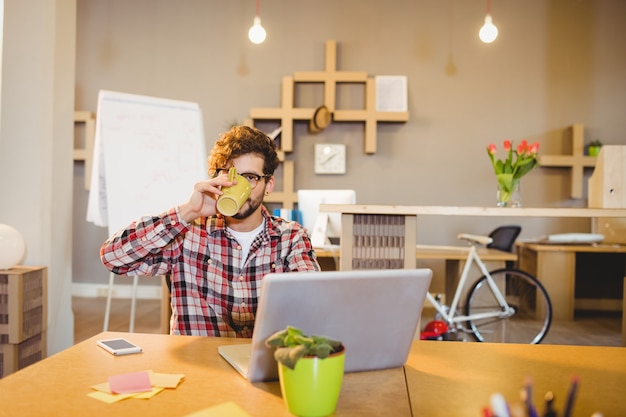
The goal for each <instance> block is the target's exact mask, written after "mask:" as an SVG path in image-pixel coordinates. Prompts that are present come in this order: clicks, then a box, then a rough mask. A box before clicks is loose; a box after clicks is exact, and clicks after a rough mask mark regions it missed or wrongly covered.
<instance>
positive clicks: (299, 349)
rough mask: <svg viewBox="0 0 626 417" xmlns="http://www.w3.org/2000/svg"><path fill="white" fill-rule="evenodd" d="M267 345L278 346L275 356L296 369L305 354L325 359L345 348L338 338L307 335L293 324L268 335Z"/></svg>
mask: <svg viewBox="0 0 626 417" xmlns="http://www.w3.org/2000/svg"><path fill="white" fill-rule="evenodd" d="M265 345H266V346H267V347H270V348H272V347H273V348H276V350H275V351H274V358H275V359H276V361H277V362H278V363H281V364H283V365H285V366H286V367H287V368H289V369H294V368H295V366H296V363H297V362H298V360H299V359H300V358H303V357H305V356H316V357H318V358H320V359H324V358H326V357H328V355H330V354H331V353H335V352H340V351H341V350H342V349H343V345H342V343H341V342H340V341H338V340H333V339H330V338H328V337H325V336H307V335H305V334H304V333H302V330H300V329H298V328H296V327H292V326H287V328H286V329H284V330H281V331H278V332H276V333H274V334H273V335H271V336H270V337H268V338H267V339H266V340H265Z"/></svg>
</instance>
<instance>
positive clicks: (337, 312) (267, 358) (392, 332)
mask: <svg viewBox="0 0 626 417" xmlns="http://www.w3.org/2000/svg"><path fill="white" fill-rule="evenodd" d="M431 278H432V271H431V270H430V269H385V270H352V271H326V272H286V273H270V274H267V275H266V276H265V277H264V278H263V282H262V286H261V295H260V298H259V305H258V308H257V313H256V322H255V326H254V331H253V334H252V340H251V343H250V342H248V343H245V344H235V345H223V346H220V347H218V352H219V354H220V355H221V356H222V357H223V358H224V359H226V361H228V362H229V363H230V364H231V365H232V366H233V367H234V368H235V369H236V370H237V371H239V373H241V374H242V375H243V376H244V377H245V378H247V379H248V380H249V381H250V382H260V381H271V380H275V379H278V369H277V365H276V360H275V359H274V350H273V349H271V348H268V347H266V346H265V339H267V338H268V337H269V336H271V335H272V334H274V333H275V332H277V331H280V330H283V329H284V328H285V327H287V326H288V325H291V326H294V327H297V328H299V329H301V330H302V331H303V332H304V333H305V334H307V335H313V334H315V335H323V336H327V337H331V338H334V339H337V340H341V341H342V342H343V344H344V346H345V348H346V359H345V372H359V371H370V370H377V369H387V368H397V367H401V366H403V365H404V364H405V363H406V360H407V358H408V355H409V351H410V349H411V344H412V343H413V340H414V337H415V333H416V331H417V326H418V323H419V320H420V316H421V313H422V307H423V306H424V300H425V299H426V294H427V292H428V288H429V287H430V281H431Z"/></svg>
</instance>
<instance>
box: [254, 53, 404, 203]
mask: <svg viewBox="0 0 626 417" xmlns="http://www.w3.org/2000/svg"><path fill="white" fill-rule="evenodd" d="M298 83H321V84H324V106H326V107H327V108H328V109H329V111H330V113H331V115H332V120H333V121H335V122H363V123H364V124H365V136H364V144H363V151H364V153H365V154H374V153H376V144H377V142H376V140H377V139H376V131H377V127H378V123H401V122H406V121H408V120H409V112H408V111H378V110H376V80H375V78H372V77H368V75H367V73H366V72H364V71H338V70H337V42H335V41H327V42H326V50H325V66H324V70H323V71H297V72H295V73H294V74H293V76H285V77H283V79H282V84H281V104H280V107H276V108H264V107H261V108H256V107H255V108H252V109H250V118H251V126H254V122H255V121H259V120H265V121H278V122H279V123H280V126H281V128H282V132H281V140H280V146H281V151H283V152H286V153H289V152H293V149H294V138H293V132H294V129H293V124H294V122H295V121H307V120H311V119H312V118H313V115H314V113H315V110H316V109H314V108H299V107H294V104H295V97H294V90H295V87H296V85H297V84H298ZM341 83H352V84H363V85H364V86H365V105H364V108H363V109H354V110H351V109H341V110H337V109H336V102H337V84H341ZM288 175H291V177H289V176H288ZM293 175H294V167H293V166H291V167H289V168H286V169H284V172H283V183H284V184H285V185H286V186H291V187H293V184H294V177H293ZM265 201H267V202H276V203H282V204H283V207H284V208H289V209H291V208H293V204H295V203H296V202H297V196H296V193H295V191H294V190H293V188H286V187H285V188H284V190H283V192H274V193H272V194H271V195H270V196H268V198H266V199H265Z"/></svg>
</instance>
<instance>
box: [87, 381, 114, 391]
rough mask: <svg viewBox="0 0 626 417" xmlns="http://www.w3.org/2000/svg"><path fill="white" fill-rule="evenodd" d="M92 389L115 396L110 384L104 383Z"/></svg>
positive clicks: (93, 386)
mask: <svg viewBox="0 0 626 417" xmlns="http://www.w3.org/2000/svg"><path fill="white" fill-rule="evenodd" d="M91 388H92V389H95V390H96V391H100V392H104V393H107V394H113V393H112V392H111V387H109V383H108V382H103V383H102V384H98V385H92V386H91Z"/></svg>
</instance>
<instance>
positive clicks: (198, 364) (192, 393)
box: [0, 332, 411, 417]
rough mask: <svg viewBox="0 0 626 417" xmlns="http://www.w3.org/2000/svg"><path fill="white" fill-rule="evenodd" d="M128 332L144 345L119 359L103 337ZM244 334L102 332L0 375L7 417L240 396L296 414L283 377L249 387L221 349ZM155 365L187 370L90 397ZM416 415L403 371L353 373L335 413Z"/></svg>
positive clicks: (176, 409)
mask: <svg viewBox="0 0 626 417" xmlns="http://www.w3.org/2000/svg"><path fill="white" fill-rule="evenodd" d="M112 337H125V338H127V339H128V340H130V341H132V342H135V343H136V344H138V345H139V346H141V347H142V348H143V350H144V352H143V353H141V354H137V355H128V356H119V357H116V356H113V355H111V354H109V353H107V352H105V351H104V350H103V349H101V348H99V347H98V346H96V339H100V338H112ZM232 343H242V340H241V339H226V338H209V337H194V336H170V335H158V334H140V333H132V334H131V333H113V332H107V333H102V334H100V335H98V336H96V337H92V338H91V339H87V340H86V341H84V342H82V343H79V344H77V345H75V346H72V347H70V348H69V349H66V350H64V351H62V352H59V353H57V354H56V355H53V356H51V357H49V358H47V359H45V360H43V361H41V362H38V363H36V364H33V365H31V366H29V367H27V368H25V369H23V370H22V371H19V372H16V373H14V374H12V375H9V376H7V377H6V378H3V379H0V404H1V406H0V416H49V415H59V416H64V417H71V416H81V417H83V416H107V415H110V416H115V417H123V416H132V417H137V416H152V417H159V416H167V417H172V416H177V417H183V416H185V415H187V414H189V413H192V412H195V411H198V410H201V409H204V408H207V407H210V406H213V405H217V404H221V403H224V402H227V401H235V402H236V403H237V404H238V405H239V406H241V407H242V408H243V409H244V410H246V411H247V412H248V413H249V414H250V415H252V416H289V417H293V416H292V414H290V413H289V411H288V410H287V408H286V406H285V405H284V402H283V400H282V397H281V394H280V387H279V385H278V382H269V383H255V384H250V383H249V382H248V381H247V380H245V379H244V378H243V377H242V376H241V375H239V374H238V373H237V372H236V371H235V370H234V369H233V368H232V367H231V366H230V365H229V364H228V363H227V362H226V361H225V360H224V359H223V358H222V357H221V356H219V354H218V353H217V347H218V346H219V345H223V344H232ZM149 369H151V370H153V371H155V372H163V373H174V374H177V373H182V374H184V375H185V380H184V381H183V382H182V383H181V384H180V385H179V386H178V388H177V389H175V390H165V391H164V392H161V393H160V394H158V395H157V396H155V397H153V398H152V399H150V400H137V399H128V400H124V401H121V402H118V403H115V404H105V403H103V402H101V401H98V400H95V399H93V398H90V397H88V396H87V394H88V393H89V392H91V391H92V390H91V388H90V387H91V386H92V385H95V384H99V383H102V382H106V381H107V379H108V377H109V376H110V375H116V374H122V373H127V372H138V371H144V370H149ZM385 414H388V415H392V416H410V415H411V411H410V406H409V399H408V394H407V390H406V383H405V379H404V371H403V369H402V368H396V369H389V370H384V371H376V372H362V373H354V374H348V375H346V378H345V380H344V386H343V388H342V394H341V397H340V399H339V404H338V405H337V410H336V413H335V415H336V416H338V417H340V416H379V415H385Z"/></svg>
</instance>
